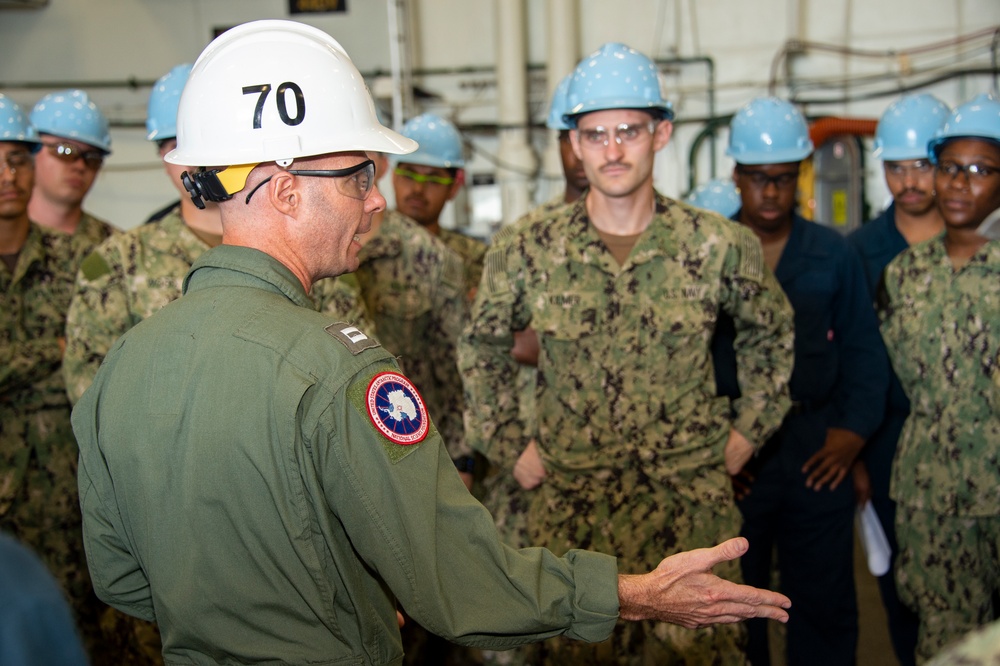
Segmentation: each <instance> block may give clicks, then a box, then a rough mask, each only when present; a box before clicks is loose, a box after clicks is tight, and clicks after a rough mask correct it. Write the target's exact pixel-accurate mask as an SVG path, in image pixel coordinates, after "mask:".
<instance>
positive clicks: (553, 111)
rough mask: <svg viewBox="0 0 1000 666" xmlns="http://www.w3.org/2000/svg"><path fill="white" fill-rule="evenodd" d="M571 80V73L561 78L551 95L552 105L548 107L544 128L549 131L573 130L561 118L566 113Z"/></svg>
mask: <svg viewBox="0 0 1000 666" xmlns="http://www.w3.org/2000/svg"><path fill="white" fill-rule="evenodd" d="M572 80H573V72H570V73H569V74H567V75H566V76H564V77H563V78H562V80H561V81H560V82H559V85H557V86H556V91H555V92H554V93H552V103H551V104H550V105H549V117H548V119H547V120H546V121H545V126H546V127H548V128H549V129H554V130H560V131H562V130H568V129H573V128H572V127H570V126H569V124H568V123H567V122H566V121H565V120H563V116H564V115H565V114H566V111H567V96H568V94H569V83H570V81H572Z"/></svg>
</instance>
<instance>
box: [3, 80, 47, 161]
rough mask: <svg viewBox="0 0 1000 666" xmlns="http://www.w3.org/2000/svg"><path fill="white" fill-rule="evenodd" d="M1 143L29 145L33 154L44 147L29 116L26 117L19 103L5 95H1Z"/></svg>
mask: <svg viewBox="0 0 1000 666" xmlns="http://www.w3.org/2000/svg"><path fill="white" fill-rule="evenodd" d="M0 141H19V142H21V143H27V144H29V145H30V146H31V152H37V151H38V149H39V148H41V147H42V144H41V142H39V140H38V132H36V131H35V128H34V127H32V125H31V123H30V122H28V116H26V115H24V111H22V110H21V107H20V106H18V105H17V102H15V101H14V100H12V99H11V98H10V97H7V96H6V95H3V94H0Z"/></svg>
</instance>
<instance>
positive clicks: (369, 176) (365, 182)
mask: <svg viewBox="0 0 1000 666" xmlns="http://www.w3.org/2000/svg"><path fill="white" fill-rule="evenodd" d="M288 173H290V174H292V175H294V176H315V177H317V178H334V179H336V180H334V181H333V182H334V183H336V184H337V191H338V192H340V193H341V194H343V195H344V196H345V197H350V198H352V199H359V200H361V201H364V200H365V199H367V198H368V195H369V194H371V193H372V189H374V187H375V163H374V162H372V161H371V160H365V161H364V162H362V163H360V164H355V165H354V166H350V167H347V168H345V169H319V170H310V169H289V170H288ZM273 177H274V176H273V175H272V176H268V177H267V178H265V179H264V180H262V181H260V182H259V183H257V187H255V188H253V189H252V190H250V194H248V195H247V198H246V203H248V204H249V203H250V197H252V196H253V195H254V193H255V192H256V191H257V190H259V189H260V188H261V187H263V186H264V184H265V183H267V181H269V180H271V178H273Z"/></svg>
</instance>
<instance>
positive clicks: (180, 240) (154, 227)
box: [139, 207, 208, 264]
mask: <svg viewBox="0 0 1000 666" xmlns="http://www.w3.org/2000/svg"><path fill="white" fill-rule="evenodd" d="M139 229H140V233H142V234H143V235H144V236H145V237H146V242H148V243H149V245H150V247H152V248H155V249H156V250H159V251H160V252H163V253H169V254H175V255H178V256H180V258H182V259H184V260H185V261H186V262H187V263H188V264H193V263H194V262H195V260H196V259H197V258H198V257H200V256H201V255H202V254H204V253H205V252H206V251H208V246H207V245H206V244H205V243H204V242H202V240H201V239H200V238H198V236H197V235H195V233H194V232H193V231H191V228H190V227H188V226H187V225H186V224H184V220H183V219H182V218H181V209H180V207H177V208H175V209H174V210H172V211H170V212H169V213H167V214H166V215H164V216H163V217H161V218H160V219H159V220H157V221H156V222H153V223H152V224H144V225H142V226H141V227H139Z"/></svg>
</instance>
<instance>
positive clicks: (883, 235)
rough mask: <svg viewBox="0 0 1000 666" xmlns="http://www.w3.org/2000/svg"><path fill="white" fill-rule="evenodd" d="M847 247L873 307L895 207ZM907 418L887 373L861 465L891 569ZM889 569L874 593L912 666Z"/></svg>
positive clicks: (892, 246) (893, 248)
mask: <svg viewBox="0 0 1000 666" xmlns="http://www.w3.org/2000/svg"><path fill="white" fill-rule="evenodd" d="M847 243H848V245H850V246H851V247H852V248H854V250H855V251H857V253H858V255H859V256H860V257H861V264H862V266H863V267H864V269H865V279H866V282H867V283H868V290H869V296H871V299H872V302H874V301H875V295H876V293H878V285H879V282H880V280H881V279H882V272H883V271H884V270H885V267H886V266H888V265H889V262H890V261H892V260H893V259H895V258H896V255H898V254H899V253H900V252H902V251H903V250H905V249H907V248H908V247H909V244H908V243H907V242H906V239H905V238H903V234H901V233H899V229H898V228H897V227H896V204H895V203H893V204H890V205H889V207H888V208H887V209H886V210H885V211H883V213H882V214H881V215H879V216H878V217H876V218H875V219H873V220H871V221H869V222H867V223H866V224H865V225H864V226H862V227H861V228H860V229H857V230H856V231H854V232H852V233H851V234H850V235H849V236H848V237H847ZM909 413H910V401H909V400H908V399H907V397H906V393H905V392H904V391H903V385H902V384H900V383H899V379H898V378H897V377H896V373H895V372H892V369H891V368H890V371H889V396H888V399H887V401H886V408H885V420H883V421H882V424H881V425H880V426H879V427H878V430H876V431H875V433H874V434H873V435H872V436H871V438H869V440H868V443H867V444H865V449H864V452H863V453H862V455H861V459H862V460H863V461H864V463H865V467H867V468H868V475H869V476H870V477H871V486H872V506H874V507H875V513H876V514H878V518H879V522H880V523H882V529H883V530H884V531H885V535H886V537H888V539H889V546H890V547H891V548H892V563H893V565H895V562H896V553H898V552H899V548H898V547H897V545H896V503H895V502H893V501H892V500H891V499H890V498H889V479H890V477H891V474H892V459H893V457H894V456H895V455H896V443H897V442H898V441H899V433H900V431H901V430H902V429H903V422H904V421H906V417H907V415H908V414H909ZM893 568H895V566H893ZM893 568H890V570H889V573H887V574H885V575H884V576H880V577H879V579H878V585H879V590H880V592H881V593H882V604H883V605H884V606H885V612H886V617H887V618H888V621H889V636H890V638H891V639H892V646H893V649H894V650H895V652H896V658H897V659H898V660H899V663H900V666H913V665H914V664H915V663H916V660H915V658H914V651H915V650H916V647H917V627H918V626H919V620H918V618H917V614H916V613H914V612H913V611H911V610H910V609H909V608H907V607H906V606H904V605H903V603H902V602H901V601H900V600H899V595H898V594H897V592H896V580H895V576H894V575H893Z"/></svg>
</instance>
